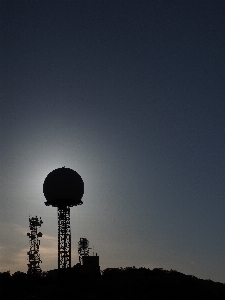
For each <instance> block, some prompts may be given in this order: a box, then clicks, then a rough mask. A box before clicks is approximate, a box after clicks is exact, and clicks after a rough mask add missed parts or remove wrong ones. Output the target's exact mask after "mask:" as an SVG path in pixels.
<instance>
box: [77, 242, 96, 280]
mask: <svg viewBox="0 0 225 300" xmlns="http://www.w3.org/2000/svg"><path fill="white" fill-rule="evenodd" d="M88 246H89V241H88V240H87V239H86V238H80V241H79V242H78V254H79V262H80V264H81V270H83V271H84V272H86V273H87V274H89V275H95V276H96V275H100V266H99V256H97V253H96V255H95V256H94V255H93V256H89V250H90V249H91V248H88Z"/></svg>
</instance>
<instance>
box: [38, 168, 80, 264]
mask: <svg viewBox="0 0 225 300" xmlns="http://www.w3.org/2000/svg"><path fill="white" fill-rule="evenodd" d="M43 192H44V195H45V198H46V200H47V201H46V202H45V205H47V206H49V205H51V206H53V207H57V209H58V269H62V268H70V267H71V231H70V207H72V206H77V205H81V204H83V202H82V201H81V199H82V197H83V194H84V182H83V180H82V178H81V176H80V175H79V174H78V173H77V172H76V171H74V170H72V169H69V168H65V167H64V168H59V169H55V170H53V171H52V172H51V173H49V174H48V176H47V177H46V178H45V181H44V185H43Z"/></svg>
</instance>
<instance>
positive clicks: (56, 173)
mask: <svg viewBox="0 0 225 300" xmlns="http://www.w3.org/2000/svg"><path fill="white" fill-rule="evenodd" d="M43 193H44V195H45V198H46V200H47V201H46V202H45V205H52V206H56V207H63V206H76V205H81V204H83V202H82V201H81V199H82V197H83V194H84V182H83V180H82V178H81V176H80V175H79V174H78V173H77V172H76V171H74V170H72V169H69V168H65V167H64V168H59V169H55V170H53V171H52V172H50V173H49V174H48V175H47V177H46V178H45V181H44V184H43Z"/></svg>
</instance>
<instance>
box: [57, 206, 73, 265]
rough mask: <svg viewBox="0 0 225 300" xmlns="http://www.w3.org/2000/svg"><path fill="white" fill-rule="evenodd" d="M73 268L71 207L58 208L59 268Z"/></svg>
mask: <svg viewBox="0 0 225 300" xmlns="http://www.w3.org/2000/svg"><path fill="white" fill-rule="evenodd" d="M70 267H71V232H70V207H64V208H59V207H58V268H59V269H61V268H70Z"/></svg>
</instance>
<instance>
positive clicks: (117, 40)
mask: <svg viewBox="0 0 225 300" xmlns="http://www.w3.org/2000/svg"><path fill="white" fill-rule="evenodd" d="M0 14H1V15H0V20H1V29H0V39H1V47H0V48H1V51H0V54H1V67H0V76H1V78H0V87H1V89H0V93H1V108H0V110H1V132H0V133H1V145H0V146H1V149H0V154H1V162H0V163H1V172H0V175H1V191H0V201H1V210H0V272H3V271H7V270H10V271H11V273H13V272H15V271H18V270H20V271H24V272H26V271H27V265H26V264H27V251H28V250H29V240H28V237H27V236H26V233H27V232H28V231H29V220H28V219H29V214H30V215H32V216H36V215H37V216H39V217H42V219H43V222H44V223H43V225H42V227H41V229H40V231H42V233H43V237H42V238H41V246H40V255H41V259H42V261H43V263H42V265H41V267H42V269H43V270H49V269H54V268H57V210H56V208H52V207H46V206H45V205H44V201H45V198H44V195H43V192H42V189H43V182H44V179H45V177H46V176H47V174H48V173H49V172H51V171H52V170H54V169H56V168H60V167H63V166H66V167H68V168H71V169H74V170H76V171H77V172H78V173H79V174H80V175H81V176H82V178H83V180H84V185H85V192H84V197H83V205H82V206H78V207H74V208H71V232H72V265H74V264H76V263H77V262H78V255H77V243H78V241H79V239H80V237H86V238H87V239H89V241H90V245H91V247H92V245H94V251H95V252H97V253H98V255H99V256H100V265H101V269H102V270H103V269H105V268H107V267H128V266H136V267H147V268H151V269H152V268H157V267H158V268H164V269H167V270H170V269H173V270H177V271H179V272H182V273H185V274H190V275H194V276H196V277H199V278H203V279H211V280H214V281H220V282H225V270H224V266H225V231H224V229H225V199H224V198H225V185H224V170H225V50H224V49H225V18H224V15H225V2H224V1H220V0H216V1H215V0H208V1H206V0H188V1H185V0H180V1H178V0H151V1H145V0H143V1H141V0H139V1H136V0H130V1H129V0H126V1H125V0H119V1H117V0H113V1H110V0H105V1H103V0H73V1H72V0H71V1H68V0H61V1H57V0H54V1H53V0H52V1H48V0H36V1H35V0H29V1H28V0H27V1H25V0H1V1H0ZM91 251H92V250H91Z"/></svg>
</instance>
